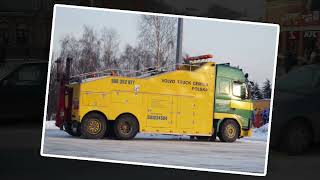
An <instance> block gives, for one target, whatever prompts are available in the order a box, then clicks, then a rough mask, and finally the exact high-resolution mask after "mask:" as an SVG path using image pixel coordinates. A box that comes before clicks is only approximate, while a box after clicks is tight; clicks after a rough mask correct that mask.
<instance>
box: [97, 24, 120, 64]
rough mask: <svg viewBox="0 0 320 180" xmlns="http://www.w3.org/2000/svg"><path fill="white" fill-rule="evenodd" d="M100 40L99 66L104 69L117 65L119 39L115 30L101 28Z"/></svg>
mask: <svg viewBox="0 0 320 180" xmlns="http://www.w3.org/2000/svg"><path fill="white" fill-rule="evenodd" d="M100 42H101V48H102V58H101V67H102V68H105V69H107V68H116V67H118V62H117V54H118V51H119V43H120V41H119V35H118V33H117V31H115V30H114V29H108V28H106V27H104V28H103V29H102V30H101V38H100Z"/></svg>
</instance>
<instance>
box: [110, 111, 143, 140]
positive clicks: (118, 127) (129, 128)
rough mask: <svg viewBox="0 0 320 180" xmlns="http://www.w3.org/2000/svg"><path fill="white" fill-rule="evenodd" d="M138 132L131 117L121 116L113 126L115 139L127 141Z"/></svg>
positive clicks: (136, 125) (137, 124) (134, 120)
mask: <svg viewBox="0 0 320 180" xmlns="http://www.w3.org/2000/svg"><path fill="white" fill-rule="evenodd" d="M138 131H139V123H138V121H137V119H136V118H135V117H133V116H131V115H122V116H120V117H118V118H117V120H116V121H115V124H114V133H115V135H116V137H117V139H122V140H127V139H132V138H134V137H135V136H136V134H137V133H138Z"/></svg>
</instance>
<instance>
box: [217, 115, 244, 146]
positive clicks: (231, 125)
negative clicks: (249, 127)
mask: <svg viewBox="0 0 320 180" xmlns="http://www.w3.org/2000/svg"><path fill="white" fill-rule="evenodd" d="M218 137H219V139H220V141H222V142H234V141H236V140H237V138H238V137H239V125H238V124H237V123H236V122H235V121H234V120H231V119H227V120H224V121H222V123H221V124H220V128H219V133H218Z"/></svg>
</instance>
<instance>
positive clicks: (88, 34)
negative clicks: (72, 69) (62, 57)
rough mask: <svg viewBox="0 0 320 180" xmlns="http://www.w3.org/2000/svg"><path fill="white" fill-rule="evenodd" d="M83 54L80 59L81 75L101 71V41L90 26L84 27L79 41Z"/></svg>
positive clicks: (79, 68)
mask: <svg viewBox="0 0 320 180" xmlns="http://www.w3.org/2000/svg"><path fill="white" fill-rule="evenodd" d="M79 43H80V47H81V53H80V58H79V64H78V67H77V68H78V70H79V73H86V72H94V71H96V70H98V69H99V61H100V60H99V58H100V40H99V38H98V35H97V33H96V32H95V31H94V29H93V28H91V27H89V26H84V27H83V34H82V37H81V38H80V40H79Z"/></svg>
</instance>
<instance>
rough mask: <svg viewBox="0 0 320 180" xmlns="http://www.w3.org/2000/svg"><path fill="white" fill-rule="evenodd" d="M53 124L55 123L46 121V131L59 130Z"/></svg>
mask: <svg viewBox="0 0 320 180" xmlns="http://www.w3.org/2000/svg"><path fill="white" fill-rule="evenodd" d="M55 123H56V121H46V129H59V128H58V127H57V126H56V124H55Z"/></svg>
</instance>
